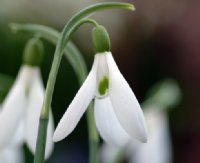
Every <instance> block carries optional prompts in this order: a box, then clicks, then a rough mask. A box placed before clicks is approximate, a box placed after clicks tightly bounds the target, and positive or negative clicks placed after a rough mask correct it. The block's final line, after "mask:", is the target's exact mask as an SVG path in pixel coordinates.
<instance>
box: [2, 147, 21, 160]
mask: <svg viewBox="0 0 200 163" xmlns="http://www.w3.org/2000/svg"><path fill="white" fill-rule="evenodd" d="M0 162H1V163H23V162H24V156H23V151H22V148H19V147H12V146H11V147H10V146H9V147H7V148H5V149H4V150H2V151H1V152H0Z"/></svg>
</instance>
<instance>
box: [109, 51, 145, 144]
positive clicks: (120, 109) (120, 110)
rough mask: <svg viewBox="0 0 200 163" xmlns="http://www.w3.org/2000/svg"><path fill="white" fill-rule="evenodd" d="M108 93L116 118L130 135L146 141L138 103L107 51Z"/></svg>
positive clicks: (142, 118) (143, 122)
mask: <svg viewBox="0 0 200 163" xmlns="http://www.w3.org/2000/svg"><path fill="white" fill-rule="evenodd" d="M106 56H107V62H108V67H109V95H110V98H111V102H112V105H113V107H114V110H115V113H116V115H117V118H118V119H119V121H120V123H121V125H122V126H123V128H124V129H125V130H126V132H127V133H129V134H130V135H131V136H132V137H134V138H137V139H138V140H140V141H142V142H146V141H147V129H146V125H145V121H144V116H143V113H142V110H141V108H140V105H139V103H138V101H137V99H136V97H135V95H134V93H133V92H132V90H131V88H130V86H129V85H128V83H127V82H126V80H125V79H124V77H123V76H122V74H121V73H120V71H119V69H118V67H117V65H116V63H115V61H114V59H113V57H112V54H111V53H107V54H106Z"/></svg>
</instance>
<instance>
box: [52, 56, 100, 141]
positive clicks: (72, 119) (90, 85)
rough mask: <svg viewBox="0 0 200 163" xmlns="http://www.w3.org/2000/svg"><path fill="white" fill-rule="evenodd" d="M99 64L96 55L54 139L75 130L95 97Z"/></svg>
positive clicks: (62, 137)
mask: <svg viewBox="0 0 200 163" xmlns="http://www.w3.org/2000/svg"><path fill="white" fill-rule="evenodd" d="M97 64H98V60H97V59H96V57H95V60H94V64H93V67H92V70H91V71H90V73H89V75H88V77H87V79H86V80H85V81H84V83H83V85H82V86H81V88H80V89H79V91H78V93H77V94H76V96H75V97H74V99H73V101H72V102H71V104H70V105H69V107H68V109H67V110H66V112H65V114H64V115H63V117H62V119H61V120H60V122H59V124H58V126H57V128H56V131H55V133H54V136H53V140H54V141H60V140H62V139H64V138H65V137H67V136H68V135H69V134H70V133H71V132H72V131H73V130H74V128H75V127H76V125H77V123H78V122H79V120H80V118H81V117H82V115H83V113H84V112H85V110H86V109H87V107H88V105H89V103H90V102H91V100H92V98H94V95H95V90H96V72H97Z"/></svg>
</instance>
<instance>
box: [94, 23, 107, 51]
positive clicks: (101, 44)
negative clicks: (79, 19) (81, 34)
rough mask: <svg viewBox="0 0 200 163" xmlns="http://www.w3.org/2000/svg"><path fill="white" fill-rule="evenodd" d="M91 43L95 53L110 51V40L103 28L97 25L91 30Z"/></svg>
mask: <svg viewBox="0 0 200 163" xmlns="http://www.w3.org/2000/svg"><path fill="white" fill-rule="evenodd" d="M92 42H93V46H94V50H95V52H96V53H102V52H109V51H110V38H109V35H108V32H107V31H106V29H105V28H104V27H103V26H101V25H98V26H96V27H94V28H93V31H92Z"/></svg>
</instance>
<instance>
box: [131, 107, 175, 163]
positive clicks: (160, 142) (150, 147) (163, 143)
mask: <svg viewBox="0 0 200 163" xmlns="http://www.w3.org/2000/svg"><path fill="white" fill-rule="evenodd" d="M144 115H145V119H146V122H147V126H148V129H149V141H148V143H146V144H145V145H143V144H139V143H137V142H133V144H132V145H131V146H130V147H129V148H130V149H129V154H130V155H129V163H138V162H139V163H171V161H172V160H171V159H172V147H171V140H170V135H169V125H168V116H167V113H166V112H165V111H162V109H161V108H157V107H156V106H150V107H149V108H146V110H145V111H144Z"/></svg>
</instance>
